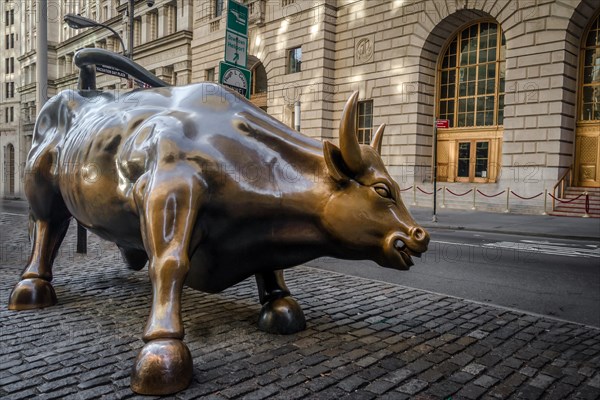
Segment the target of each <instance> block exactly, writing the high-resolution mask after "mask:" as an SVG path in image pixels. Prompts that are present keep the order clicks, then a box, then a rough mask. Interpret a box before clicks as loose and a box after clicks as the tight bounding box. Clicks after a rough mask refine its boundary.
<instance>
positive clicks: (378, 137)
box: [371, 124, 385, 155]
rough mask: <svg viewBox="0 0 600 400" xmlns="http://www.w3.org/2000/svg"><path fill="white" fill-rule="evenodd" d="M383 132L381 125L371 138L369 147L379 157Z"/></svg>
mask: <svg viewBox="0 0 600 400" xmlns="http://www.w3.org/2000/svg"><path fill="white" fill-rule="evenodd" d="M383 131H385V124H381V125H380V126H379V128H377V132H375V135H374V136H373V139H372V140H371V147H372V148H374V149H375V150H377V152H378V153H379V154H380V155H381V143H382V142H383Z"/></svg>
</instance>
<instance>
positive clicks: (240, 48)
mask: <svg viewBox="0 0 600 400" xmlns="http://www.w3.org/2000/svg"><path fill="white" fill-rule="evenodd" d="M225 62H228V63H230V64H235V65H239V66H240V67H244V68H245V67H246V66H247V65H248V39H247V38H246V37H245V36H241V35H238V34H237V33H234V32H232V31H230V30H229V29H227V31H226V32H225Z"/></svg>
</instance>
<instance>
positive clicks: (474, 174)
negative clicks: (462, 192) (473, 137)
mask: <svg viewBox="0 0 600 400" xmlns="http://www.w3.org/2000/svg"><path fill="white" fill-rule="evenodd" d="M489 146H490V143H489V142H487V141H485V142H479V141H469V142H459V143H458V163H457V170H456V177H457V178H459V180H460V181H463V182H467V181H468V182H473V181H474V180H475V179H474V178H479V179H477V181H480V182H481V181H482V180H483V181H485V180H486V179H488V178H489V177H490V173H489ZM460 178H462V179H460Z"/></svg>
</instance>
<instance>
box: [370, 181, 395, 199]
mask: <svg viewBox="0 0 600 400" xmlns="http://www.w3.org/2000/svg"><path fill="white" fill-rule="evenodd" d="M373 189H374V190H375V192H377V194H378V195H380V196H381V197H383V198H386V199H391V198H392V191H391V190H390V188H389V187H388V186H387V185H386V184H385V183H378V184H376V185H375V186H373Z"/></svg>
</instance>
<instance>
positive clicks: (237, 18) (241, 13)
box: [227, 0, 248, 36]
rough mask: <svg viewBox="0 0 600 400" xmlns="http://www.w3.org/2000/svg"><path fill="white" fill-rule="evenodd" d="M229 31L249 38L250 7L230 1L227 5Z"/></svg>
mask: <svg viewBox="0 0 600 400" xmlns="http://www.w3.org/2000/svg"><path fill="white" fill-rule="evenodd" d="M227 29H229V30H231V31H233V32H235V33H237V34H239V35H242V36H248V6H245V5H243V4H240V3H238V2H236V1H233V0H229V2H228V3H227Z"/></svg>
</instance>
